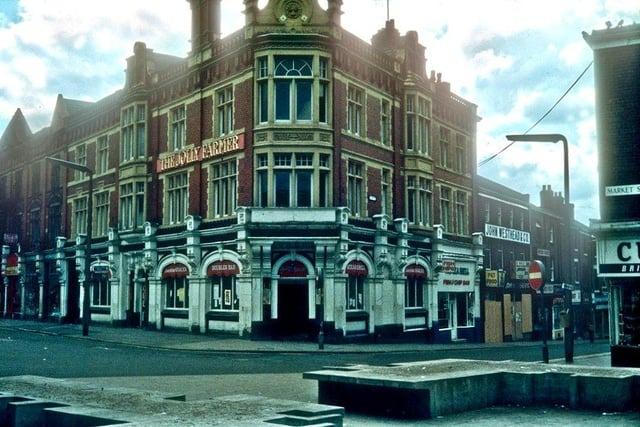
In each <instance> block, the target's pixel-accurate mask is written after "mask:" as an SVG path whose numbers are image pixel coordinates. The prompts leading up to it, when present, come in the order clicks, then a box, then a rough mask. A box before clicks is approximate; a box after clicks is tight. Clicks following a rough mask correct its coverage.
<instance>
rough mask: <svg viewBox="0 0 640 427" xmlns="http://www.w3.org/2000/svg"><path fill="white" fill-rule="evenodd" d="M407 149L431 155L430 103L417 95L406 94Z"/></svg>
mask: <svg viewBox="0 0 640 427" xmlns="http://www.w3.org/2000/svg"><path fill="white" fill-rule="evenodd" d="M406 110H407V138H406V140H407V150H413V151H416V152H419V153H422V154H424V155H427V156H430V155H431V142H430V133H431V121H430V117H431V103H430V102H429V101H428V100H427V99H425V98H423V97H421V96H419V95H408V96H407V104H406Z"/></svg>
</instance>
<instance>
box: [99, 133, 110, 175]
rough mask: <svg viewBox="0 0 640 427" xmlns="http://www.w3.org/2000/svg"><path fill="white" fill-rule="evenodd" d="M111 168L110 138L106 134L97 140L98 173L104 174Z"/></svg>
mask: <svg viewBox="0 0 640 427" xmlns="http://www.w3.org/2000/svg"><path fill="white" fill-rule="evenodd" d="M108 169H109V140H108V138H107V136H106V135H104V136H101V137H99V138H98V139H97V141H96V174H98V175H99V174H103V173H105V172H107V170H108Z"/></svg>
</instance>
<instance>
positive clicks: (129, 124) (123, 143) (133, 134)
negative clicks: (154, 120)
mask: <svg viewBox="0 0 640 427" xmlns="http://www.w3.org/2000/svg"><path fill="white" fill-rule="evenodd" d="M146 122H147V113H146V106H145V105H144V104H135V105H132V106H130V107H127V108H124V109H122V112H121V115H120V123H121V124H120V126H121V127H120V132H121V138H120V161H121V162H126V161H129V160H134V159H137V158H139V157H144V156H145V151H146V150H145V148H146V139H147V138H146V135H147V126H146Z"/></svg>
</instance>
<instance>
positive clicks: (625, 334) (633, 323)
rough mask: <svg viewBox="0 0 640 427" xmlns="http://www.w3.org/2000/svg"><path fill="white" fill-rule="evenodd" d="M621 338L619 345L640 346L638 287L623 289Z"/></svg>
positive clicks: (639, 297)
mask: <svg viewBox="0 0 640 427" xmlns="http://www.w3.org/2000/svg"><path fill="white" fill-rule="evenodd" d="M620 299H621V302H620V315H619V319H618V321H619V322H620V337H619V342H618V344H621V345H633V346H638V345H640V290H639V289H638V288H637V287H633V286H628V287H621V295H620Z"/></svg>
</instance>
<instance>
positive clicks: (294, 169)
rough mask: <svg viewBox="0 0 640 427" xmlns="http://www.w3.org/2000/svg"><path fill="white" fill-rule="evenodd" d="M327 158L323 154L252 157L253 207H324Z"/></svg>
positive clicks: (327, 197) (327, 186)
mask: <svg viewBox="0 0 640 427" xmlns="http://www.w3.org/2000/svg"><path fill="white" fill-rule="evenodd" d="M329 162H330V156H329V155H328V154H323V153H311V152H309V153H306V152H294V153H290V152H284V153H260V154H258V155H257V156H256V186H255V191H256V192H255V194H256V198H255V200H256V202H255V203H256V205H257V206H260V207H267V206H275V207H283V208H288V207H299V208H306V207H312V206H317V207H327V206H328V205H329V200H330V197H331V188H330V177H331V173H330V165H329Z"/></svg>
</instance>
